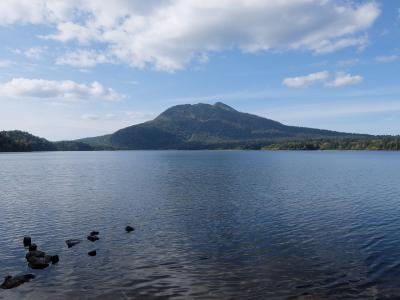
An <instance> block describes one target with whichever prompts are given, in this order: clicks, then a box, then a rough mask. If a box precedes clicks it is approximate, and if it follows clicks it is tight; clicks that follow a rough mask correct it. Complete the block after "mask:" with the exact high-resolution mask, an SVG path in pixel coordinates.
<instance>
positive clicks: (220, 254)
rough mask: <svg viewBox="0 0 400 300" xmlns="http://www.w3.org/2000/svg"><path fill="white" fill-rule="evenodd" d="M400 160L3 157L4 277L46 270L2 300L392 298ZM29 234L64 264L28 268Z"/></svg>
mask: <svg viewBox="0 0 400 300" xmlns="http://www.w3.org/2000/svg"><path fill="white" fill-rule="evenodd" d="M399 169H400V153H388V152H243V151H242V152H240V151H192V152H190V151H188V152H185V151H158V152H157V151H154V152H153V151H143V152H141V151H124V152H87V153H30V154H2V155H0V205H1V209H0V229H1V232H2V235H1V247H0V270H1V274H0V276H5V275H7V274H12V275H15V274H18V273H22V272H30V273H34V274H35V275H36V276H37V277H36V278H35V279H34V280H33V281H31V282H30V283H27V284H25V285H23V286H20V287H19V288H17V289H15V290H7V291H3V290H0V299H34V300H35V299H113V300H115V299H170V298H173V299H188V298H189V299H282V298H283V299H319V298H324V299H351V298H354V299H375V298H382V299H385V298H393V297H395V296H396V295H400V288H399V287H400V276H399V275H400V251H399V249H400V220H399V218H398V216H399V215H400V214H399V213H400V205H399V204H400V175H399V171H398V170H399ZM127 224H132V225H134V226H135V227H136V231H135V232H134V233H133V234H127V233H125V231H124V228H125V226H126V225H127ZM93 229H98V230H99V231H100V238H101V239H100V240H99V241H98V242H96V243H94V244H93V243H90V242H86V241H84V242H82V243H81V244H79V245H77V246H75V247H73V248H71V249H67V247H66V245H65V243H64V241H65V240H66V239H70V238H82V239H83V240H85V237H86V234H87V233H88V232H90V231H91V230H93ZM24 235H31V236H32V238H33V240H34V241H35V242H36V243H37V244H38V245H39V247H40V248H41V249H42V250H45V251H47V252H49V253H57V254H59V255H60V259H61V261H60V263H59V264H58V265H57V266H51V267H49V268H48V269H46V270H30V269H29V268H28V267H27V265H26V262H25V259H24V256H25V250H24V248H23V247H22V237H23V236H24ZM92 249H97V253H98V254H97V256H96V257H89V256H88V255H87V252H88V251H89V250H92Z"/></svg>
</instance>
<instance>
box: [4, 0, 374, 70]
mask: <svg viewBox="0 0 400 300" xmlns="http://www.w3.org/2000/svg"><path fill="white" fill-rule="evenodd" d="M379 14H380V8H379V7H378V5H377V4H376V3H375V1H367V2H365V1H364V2H363V3H361V4H360V3H358V1H354V0H348V1H334V0H292V1H288V0H275V1H270V0H219V1H215V0H202V1H198V0H153V1H142V0H115V1H98V0H86V1H82V0H69V1H49V0H47V1H46V0H20V1H14V0H3V1H1V2H0V25H1V24H3V25H9V24H14V23H32V24H47V25H49V26H50V28H54V29H55V31H54V32H53V33H51V34H49V35H47V36H46V37H45V38H48V39H53V40H56V41H60V42H69V41H77V42H78V43H80V44H86V47H87V46H88V45H92V44H95V43H96V44H99V43H100V44H102V45H104V46H106V47H105V49H107V50H106V51H105V53H104V54H103V55H104V57H107V58H111V59H112V60H113V61H114V62H119V63H126V64H129V65H131V66H134V67H138V68H143V67H146V66H149V65H150V66H152V67H155V68H156V69H159V70H166V71H175V70H179V69H183V68H185V67H186V66H187V65H188V64H189V63H190V62H191V61H193V60H197V59H198V58H200V61H204V60H205V59H204V58H206V57H207V54H208V53H210V52H217V51H223V50H230V49H239V50H241V51H243V52H250V53H252V52H257V51H265V50H269V49H273V50H290V49H292V50H296V49H302V50H303V49H305V50H309V51H312V52H314V53H318V54H324V53H328V52H333V51H337V50H339V49H343V48H346V47H357V48H363V47H365V45H366V44H367V42H368V39H367V36H366V35H365V31H366V30H367V29H368V28H369V27H370V26H371V25H372V24H373V23H374V21H375V20H376V19H377V17H378V16H379ZM81 54H82V53H81ZM66 57H67V58H69V59H67V58H65V57H64V58H60V60H59V62H62V63H64V64H72V65H74V66H75V65H80V66H82V65H83V66H92V65H94V64H96V63H104V62H110V61H109V60H108V59H98V58H93V56H91V59H88V58H87V57H86V59H80V58H79V57H78V56H76V55H73V54H67V55H66ZM74 58H75V59H74ZM202 58H203V59H202Z"/></svg>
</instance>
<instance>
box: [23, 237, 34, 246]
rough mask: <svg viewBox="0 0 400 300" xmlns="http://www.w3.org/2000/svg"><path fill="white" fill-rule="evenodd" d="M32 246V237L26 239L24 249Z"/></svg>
mask: <svg viewBox="0 0 400 300" xmlns="http://www.w3.org/2000/svg"><path fill="white" fill-rule="evenodd" d="M31 244H32V239H31V237H30V236H25V237H24V247H29V246H30V245H31Z"/></svg>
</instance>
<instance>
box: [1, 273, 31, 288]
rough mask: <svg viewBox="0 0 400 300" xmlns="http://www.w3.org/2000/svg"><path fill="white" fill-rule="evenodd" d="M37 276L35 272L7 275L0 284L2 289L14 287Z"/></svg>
mask: <svg viewBox="0 0 400 300" xmlns="http://www.w3.org/2000/svg"><path fill="white" fill-rule="evenodd" d="M33 278H35V275H33V274H25V275H19V276H14V277H13V276H6V277H4V282H3V283H2V284H1V285H0V287H1V288H2V289H12V288H16V287H17V286H20V285H21V284H23V283H25V282H28V281H30V280H31V279H33Z"/></svg>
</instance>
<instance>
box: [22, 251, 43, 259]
mask: <svg viewBox="0 0 400 300" xmlns="http://www.w3.org/2000/svg"><path fill="white" fill-rule="evenodd" d="M45 255H46V253H44V252H43V251H40V250H34V251H29V252H28V253H27V254H26V255H25V258H26V259H27V260H29V258H30V257H33V256H35V257H44V256H45Z"/></svg>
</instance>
